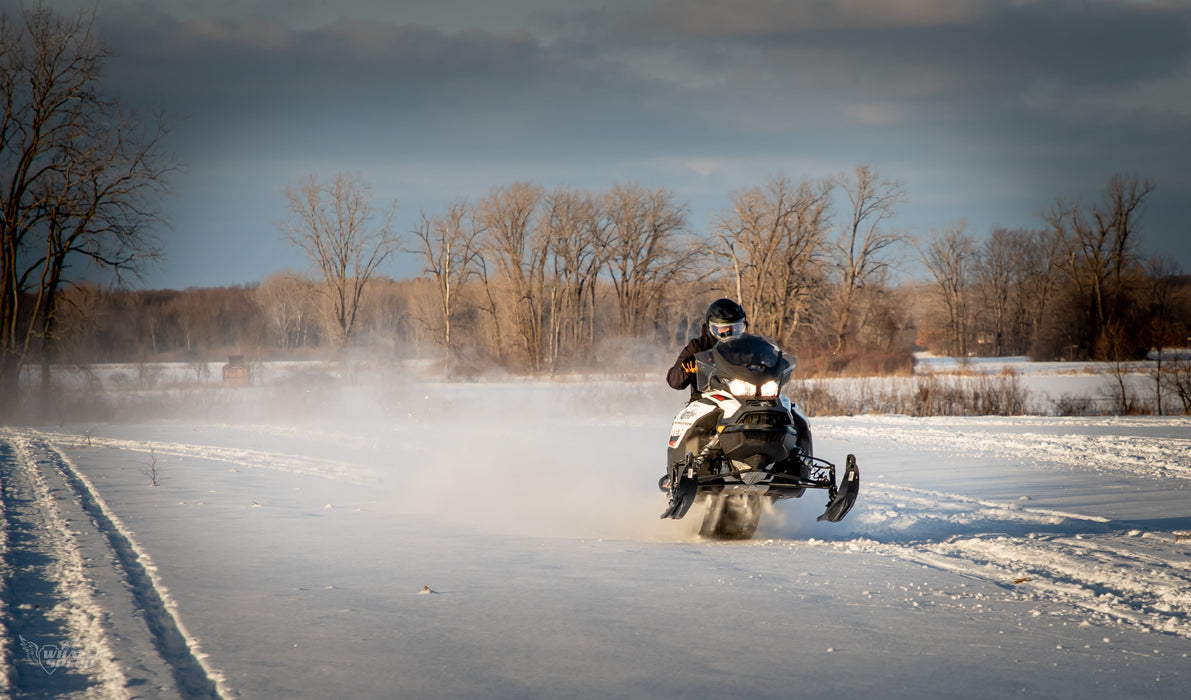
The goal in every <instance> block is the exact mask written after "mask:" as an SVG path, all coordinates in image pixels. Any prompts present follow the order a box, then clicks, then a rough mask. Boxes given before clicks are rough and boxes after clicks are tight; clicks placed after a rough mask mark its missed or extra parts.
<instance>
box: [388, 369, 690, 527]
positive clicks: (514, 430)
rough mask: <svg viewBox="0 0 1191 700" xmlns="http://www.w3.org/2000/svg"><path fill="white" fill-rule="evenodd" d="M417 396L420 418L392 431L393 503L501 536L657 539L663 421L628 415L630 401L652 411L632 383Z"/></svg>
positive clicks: (446, 390)
mask: <svg viewBox="0 0 1191 700" xmlns="http://www.w3.org/2000/svg"><path fill="white" fill-rule="evenodd" d="M422 390H423V391H424V392H425V393H424V395H423V398H422V404H423V405H422V406H421V410H419V411H417V412H416V413H413V412H411V413H410V414H409V415H408V416H407V417H406V418H405V419H403V420H400V421H395V422H394V423H393V424H392V427H391V431H392V433H391V435H392V436H394V437H397V438H398V440H399V441H400V442H401V443H402V448H401V449H402V454H403V455H404V458H403V459H402V460H401V463H402V464H403V466H402V467H401V471H402V475H401V476H400V477H397V476H396V475H394V474H389V475H388V476H389V478H390V481H391V483H392V486H393V493H394V494H395V496H396V497H397V498H398V499H399V500H405V501H407V502H408V501H417V502H418V503H416V505H419V506H420V507H422V508H426V509H429V510H433V511H436V512H438V513H441V514H444V515H445V516H446V517H448V518H450V519H452V520H458V521H460V522H465V523H472V524H482V526H483V527H485V528H491V529H494V530H497V531H501V532H510V533H518V534H535V535H541V534H554V535H573V536H585V537H605V536H607V537H626V536H638V537H639V536H650V535H651V534H654V533H659V532H660V531H661V530H660V528H659V525H658V522H657V514H658V513H660V512H661V511H662V509H663V508H664V502H663V501H662V498H661V494H660V492H659V491H658V489H657V486H656V483H657V480H658V478H659V477H660V476H661V475H662V473H663V469H664V464H665V435H666V429H667V427H668V423H669V419H670V417H669V415H667V413H666V411H665V410H663V411H661V412H655V413H652V414H641V413H640V412H639V410H640V409H639V408H638V409H637V410H634V409H633V406H632V404H633V403H634V401H635V402H636V403H637V404H638V406H639V405H640V404H641V403H645V404H647V405H649V406H650V408H652V407H653V406H652V403H653V402H652V400H649V399H646V398H644V397H645V396H646V395H648V394H649V393H650V392H649V391H647V390H641V391H640V392H639V396H637V397H635V398H634V397H632V396H629V395H626V393H625V392H628V393H632V392H633V385H632V384H631V383H630V384H623V383H620V384H616V385H599V384H590V383H585V382H581V383H551V384H542V383H535V384H516V383H503V384H480V385H475V386H468V387H460V386H457V385H451V386H445V385H425V386H423V387H422ZM678 403H679V405H681V402H678ZM616 404H620V406H619V407H616V408H613V407H612V406H614V405H616ZM626 409H627V410H628V411H629V412H625V411H626ZM643 424H649V425H654V426H655V427H654V429H652V430H647V431H642V430H641V429H640V428H641V426H642V425H643ZM398 436H401V437H398ZM650 437H652V438H653V439H649V438H650ZM411 472H416V473H411ZM411 486H412V487H413V488H410V487H411ZM655 511H656V512H655Z"/></svg>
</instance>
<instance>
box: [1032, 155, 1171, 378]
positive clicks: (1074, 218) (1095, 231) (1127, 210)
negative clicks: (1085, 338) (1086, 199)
mask: <svg viewBox="0 0 1191 700" xmlns="http://www.w3.org/2000/svg"><path fill="white" fill-rule="evenodd" d="M1153 190H1154V184H1153V182H1152V181H1150V180H1148V179H1146V180H1140V179H1138V177H1137V176H1136V175H1121V174H1117V175H1113V176H1112V177H1111V178H1109V181H1108V185H1107V187H1106V188H1105V193H1104V198H1103V200H1102V201H1101V202H1100V203H1099V204H1097V205H1094V206H1092V207H1090V208H1089V209H1087V210H1084V209H1083V208H1082V207H1081V206H1080V205H1079V204H1078V203H1066V202H1064V201H1063V200H1061V199H1060V200H1058V201H1057V202H1056V203H1055V205H1054V206H1053V207H1052V208H1051V209H1050V210H1049V211H1048V212H1046V213H1045V214H1044V215H1043V219H1044V220H1045V221H1046V223H1047V224H1048V225H1050V227H1051V228H1052V230H1053V231H1054V232H1055V233H1056V234H1057V235H1058V237H1059V240H1060V242H1061V244H1062V246H1063V251H1064V257H1065V262H1066V266H1067V271H1068V274H1069V275H1070V277H1071V279H1072V280H1073V281H1074V283H1075V284H1076V285H1077V287H1078V291H1079V293H1080V295H1081V296H1082V297H1083V298H1085V299H1086V300H1087V302H1088V304H1089V306H1090V310H1091V321H1092V328H1091V333H1092V338H1091V340H1092V341H1093V342H1094V343H1095V344H1096V346H1097V347H1098V348H1099V350H1098V351H1097V354H1098V355H1099V356H1100V357H1101V358H1102V359H1103V358H1107V357H1108V356H1107V355H1106V354H1105V353H1106V352H1109V351H1110V349H1111V351H1113V352H1116V351H1121V352H1127V348H1126V346H1127V345H1128V343H1126V342H1124V341H1123V337H1122V336H1120V334H1119V333H1116V332H1115V331H1112V330H1111V329H1112V328H1113V327H1114V326H1119V325H1120V324H1121V323H1123V321H1124V319H1123V314H1124V311H1125V308H1124V307H1125V300H1126V297H1127V292H1128V289H1127V286H1128V285H1127V276H1126V274H1125V273H1126V271H1127V270H1128V269H1129V267H1130V266H1132V265H1134V264H1135V263H1136V257H1135V253H1134V248H1135V247H1136V243H1137V229H1138V219H1139V217H1140V214H1141V208H1142V204H1143V203H1144V201H1145V198H1146V196H1147V195H1149V193H1150V192H1152V191H1153Z"/></svg>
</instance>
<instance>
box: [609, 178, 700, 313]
mask: <svg viewBox="0 0 1191 700" xmlns="http://www.w3.org/2000/svg"><path fill="white" fill-rule="evenodd" d="M605 208H606V211H607V214H608V220H609V223H610V225H611V229H610V232H609V234H610V235H609V237H608V265H607V268H606V269H607V270H608V273H609V276H610V277H611V279H612V286H613V289H614V291H615V292H616V301H617V307H618V310H619V314H620V330H621V333H623V334H625V335H637V334H640V333H642V332H643V331H644V330H645V325H646V322H647V321H650V320H652V319H653V318H654V317H655V316H656V314H655V313H654V312H655V311H656V310H657V309H659V308H661V306H662V300H663V295H664V294H665V292H666V290H667V288H668V287H669V286H670V284H671V283H673V282H674V281H676V280H677V279H679V278H680V276H681V275H682V274H683V272H684V271H685V270H686V269H687V267H688V265H689V264H690V262H691V261H692V260H693V259H694V258H695V257H696V255H697V254H698V252H699V251H698V248H697V247H695V246H693V245H690V244H688V243H687V242H686V241H684V240H683V236H684V234H686V233H687V221H686V209H685V207H684V206H683V205H682V204H680V203H679V202H678V201H677V200H676V199H675V197H674V194H673V193H672V192H670V191H669V190H666V189H663V188H658V189H656V190H648V189H646V188H644V187H641V186H639V185H633V184H630V185H621V184H616V185H613V186H612V190H611V192H609V193H608V194H607V195H606V196H605Z"/></svg>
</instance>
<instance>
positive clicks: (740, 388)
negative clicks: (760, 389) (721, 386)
mask: <svg viewBox="0 0 1191 700" xmlns="http://www.w3.org/2000/svg"><path fill="white" fill-rule="evenodd" d="M728 391H730V392H732V395H733V396H756V395H757V385H756V384H750V383H749V382H746V381H744V380H743V379H730V380H728Z"/></svg>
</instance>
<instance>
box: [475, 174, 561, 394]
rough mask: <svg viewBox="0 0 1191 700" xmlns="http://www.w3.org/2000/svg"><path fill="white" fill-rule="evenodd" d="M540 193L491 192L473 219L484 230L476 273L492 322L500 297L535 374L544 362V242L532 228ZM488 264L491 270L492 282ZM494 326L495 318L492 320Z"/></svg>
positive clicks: (529, 189) (513, 188)
mask: <svg viewBox="0 0 1191 700" xmlns="http://www.w3.org/2000/svg"><path fill="white" fill-rule="evenodd" d="M541 199H542V189H541V188H540V187H538V186H537V185H534V184H531V183H529V182H516V183H513V184H512V185H510V186H508V187H500V188H495V189H493V190H492V191H491V192H490V193H489V194H488V196H486V197H485V198H483V199H481V200H480V201H479V203H478V205H477V208H476V209H477V213H476V216H477V218H478V220H479V222H480V224H481V226H482V227H483V228H484V254H483V263H482V264H481V267H480V270H479V271H480V275H481V278H482V279H483V281H484V284H485V288H486V289H487V292H488V298H489V301H490V302H491V305H492V308H491V313H492V314H493V318H497V315H498V309H497V297H503V298H504V300H505V302H504V306H505V308H506V309H507V315H508V318H509V319H510V320H511V322H512V323H511V327H512V328H513V329H514V330H515V332H516V337H517V341H518V346H519V348H518V349H519V350H520V351H521V353H522V355H523V357H524V358H525V361H526V362H527V364H528V366H529V368H530V370H531V371H534V372H538V371H540V370H541V368H542V361H543V359H544V355H545V352H544V347H545V345H544V338H545V335H544V331H543V323H544V312H543V309H544V307H545V305H544V304H543V292H544V284H545V274H546V261H547V259H548V258H549V241H548V240H545V239H543V238H542V237H541V236H540V233H541V231H540V229H538V228H536V227H534V226H533V216H534V212H535V211H536V210H537V208H538V204H539V202H540V201H541ZM489 265H492V266H494V267H495V269H496V272H497V273H498V275H499V277H498V278H493V277H492V275H491V274H490V273H491V270H489V267H488V266H489ZM497 325H498V327H499V319H498V320H497Z"/></svg>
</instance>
